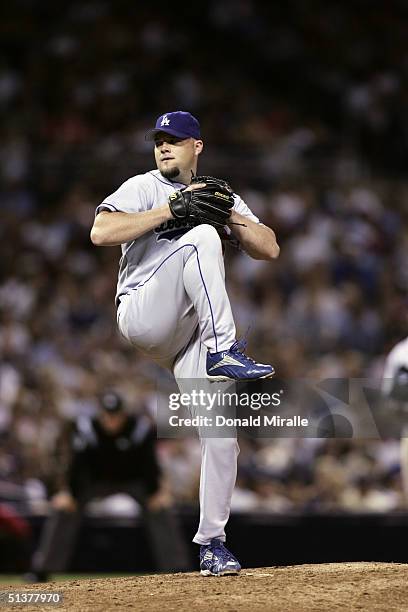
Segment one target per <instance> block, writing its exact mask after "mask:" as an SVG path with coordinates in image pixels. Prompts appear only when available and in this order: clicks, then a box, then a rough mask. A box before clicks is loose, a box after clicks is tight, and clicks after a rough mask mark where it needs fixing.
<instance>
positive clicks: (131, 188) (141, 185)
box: [96, 170, 259, 544]
mask: <svg viewBox="0 0 408 612" xmlns="http://www.w3.org/2000/svg"><path fill="white" fill-rule="evenodd" d="M184 187H185V185H183V184H180V183H174V182H171V181H170V180H168V179H166V178H164V177H163V176H162V174H161V173H160V171H159V170H153V171H151V172H147V173H146V174H140V175H137V176H134V177H132V178H130V179H128V180H127V181H125V182H124V183H123V184H122V185H121V186H120V187H119V189H118V190H117V191H115V192H114V193H113V194H112V195H110V196H108V197H107V198H106V199H105V200H104V201H103V203H102V204H100V205H99V206H98V207H97V209H96V214H98V213H100V212H101V211H103V210H106V211H111V212H115V211H119V212H128V213H135V212H143V211H147V210H151V209H153V208H159V207H162V206H164V205H165V204H166V202H167V201H168V197H169V195H170V194H171V193H173V192H174V191H175V190H176V189H182V188H184ZM234 200H235V204H234V209H235V210H236V211H237V212H238V213H240V214H241V215H243V216H244V217H247V218H248V219H251V220H252V221H254V222H256V223H259V219H258V218H257V217H256V216H255V215H254V214H253V213H252V212H251V210H250V209H249V208H248V206H247V205H246V204H245V203H244V201H243V200H242V199H241V198H240V197H239V196H238V195H234ZM116 304H117V307H118V310H117V321H118V326H119V330H120V332H121V333H122V335H123V336H124V337H125V338H126V339H127V340H128V341H129V342H131V344H132V345H134V346H135V347H137V348H138V350H140V351H141V352H142V353H143V354H144V355H146V356H148V357H149V358H151V359H153V360H154V361H155V362H157V363H158V364H160V365H162V366H164V367H167V368H169V369H171V370H172V372H173V373H174V376H175V378H176V381H177V382H178V384H179V385H180V382H179V381H180V379H183V378H185V379H191V378H203V379H204V378H206V355H207V350H210V351H211V352H219V351H223V350H227V349H229V348H230V347H231V345H232V344H233V343H234V342H235V335H236V331H235V324H234V319H233V315H232V311H231V306H230V302H229V299H228V295H227V291H226V288H225V270H224V260H223V253H222V245H221V240H220V237H219V235H218V233H217V231H216V230H215V229H214V228H213V227H212V226H210V225H206V224H205V225H199V226H197V227H194V228H188V227H187V225H186V223H185V222H184V221H182V220H177V219H171V220H169V221H166V222H165V223H163V224H162V225H160V226H159V227H157V228H155V229H154V230H152V231H150V232H147V233H146V234H144V235H143V236H141V237H140V238H138V239H137V240H132V241H131V242H127V243H125V244H122V257H121V260H120V265H119V278H118V285H117V292H116ZM201 452H202V462H201V478H200V524H199V528H198V531H197V533H196V535H195V537H194V540H193V541H194V542H196V543H197V544H209V542H210V540H211V539H212V538H220V539H221V540H223V541H225V525H226V523H227V521H228V518H229V513H230V504H231V495H232V491H233V488H234V485H235V480H236V469H237V456H238V453H239V447H238V443H237V441H236V439H235V438H201Z"/></svg>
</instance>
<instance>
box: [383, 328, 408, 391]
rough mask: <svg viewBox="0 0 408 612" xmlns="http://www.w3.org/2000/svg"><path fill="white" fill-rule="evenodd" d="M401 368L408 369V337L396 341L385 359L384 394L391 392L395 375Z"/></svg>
mask: <svg viewBox="0 0 408 612" xmlns="http://www.w3.org/2000/svg"><path fill="white" fill-rule="evenodd" d="M401 368H406V369H408V338H405V339H404V340H401V342H398V344H396V345H395V346H394V348H393V349H392V350H391V352H390V354H389V355H388V357H387V359H386V362H385V366H384V373H383V381H382V391H383V393H384V395H389V394H390V393H391V391H392V388H393V384H394V380H395V377H396V375H397V374H398V372H399V371H400V370H401Z"/></svg>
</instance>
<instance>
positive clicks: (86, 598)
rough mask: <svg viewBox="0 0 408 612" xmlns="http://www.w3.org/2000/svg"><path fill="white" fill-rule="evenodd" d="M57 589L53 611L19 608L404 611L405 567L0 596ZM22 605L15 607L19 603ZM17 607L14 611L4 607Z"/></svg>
mask: <svg viewBox="0 0 408 612" xmlns="http://www.w3.org/2000/svg"><path fill="white" fill-rule="evenodd" d="M23 589H24V590H27V591H28V590H29V591H30V592H32V591H37V590H40V591H47V592H52V591H60V592H62V593H63V594H64V604H63V605H59V606H46V607H42V606H39V605H36V606H28V605H24V610H26V612H27V611H30V612H39V611H40V610H47V611H48V612H50V610H61V611H62V610H67V611H68V610H69V611H70V612H76V611H78V612H87V611H92V612H94V611H96V610H97V611H101V612H102V611H103V612H106V611H109V610H117V611H121V610H140V611H143V612H146V611H149V612H150V611H152V612H156V611H160V612H170V611H172V610H174V611H176V610H177V611H184V610H185V611H192V612H194V611H198V610H200V611H201V610H202V611H204V610H205V611H206V612H208V610H219V611H220V612H241V611H248V612H249V611H251V612H252V611H259V612H261V611H264V610H265V611H274V612H275V611H276V612H282V611H285V612H292V611H293V612H294V611H300V610H302V611H303V610H305V611H307V612H317V611H319V612H320V611H321V612H327V611H328V610H347V611H349V610H351V611H352V610H360V611H361V610H363V611H367V612H368V611H369V612H373V611H379V610H382V611H384V612H385V611H387V612H389V611H404V612H406V611H407V610H408V564H398V563H329V564H323V565H294V566H287V567H265V568H256V569H245V570H243V571H242V573H241V575H240V576H225V577H223V578H214V577H209V578H203V577H201V576H200V575H199V573H198V572H197V573H191V574H171V575H169V574H166V575H164V574H160V575H152V576H136V577H134V578H132V577H130V578H129V577H126V578H108V579H106V578H105V579H93V580H86V579H84V580H72V581H69V582H49V583H47V584H38V585H34V586H33V585H30V586H28V585H26V586H23V587H20V586H19V587H18V588H16V586H15V585H13V586H10V587H9V588H7V587H5V586H4V585H2V591H6V590H10V591H17V590H18V591H21V590H23ZM19 607H21V606H19ZM5 609H8V610H16V609H17V608H16V607H10V608H4V607H2V610H5Z"/></svg>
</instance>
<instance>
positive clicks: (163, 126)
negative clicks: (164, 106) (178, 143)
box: [145, 111, 201, 140]
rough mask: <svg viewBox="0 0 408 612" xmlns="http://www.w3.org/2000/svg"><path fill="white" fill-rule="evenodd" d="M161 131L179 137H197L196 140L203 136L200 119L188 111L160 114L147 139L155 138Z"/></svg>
mask: <svg viewBox="0 0 408 612" xmlns="http://www.w3.org/2000/svg"><path fill="white" fill-rule="evenodd" d="M159 132H166V134H170V135H171V136H176V137H177V138H195V139H196V140H198V139H200V138H201V133H200V124H199V122H198V119H196V118H195V117H194V116H193V115H192V114H191V113H188V112H186V111H174V112H172V113H164V115H160V117H158V119H157V121H156V125H155V127H154V128H153V129H152V130H149V131H148V132H147V134H146V136H145V138H146V140H153V139H154V137H155V135H156V134H158V133H159Z"/></svg>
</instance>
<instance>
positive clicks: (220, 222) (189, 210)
mask: <svg viewBox="0 0 408 612" xmlns="http://www.w3.org/2000/svg"><path fill="white" fill-rule="evenodd" d="M198 183H204V187H197V189H193V190H192V191H186V190H185V189H183V190H180V191H175V192H174V193H172V194H171V195H170V197H169V206H170V210H171V214H172V215H173V217H175V218H176V219H186V220H187V222H188V224H189V225H191V226H192V227H194V226H196V225H201V224H202V223H208V224H209V225H212V226H213V227H215V228H216V229H217V230H220V229H222V228H223V227H224V226H225V224H226V222H227V220H228V219H229V218H230V216H231V209H232V207H233V206H234V192H233V191H232V189H231V187H230V186H229V185H228V183H227V182H226V181H223V180H221V179H218V178H214V177H213V176H194V177H193V179H192V181H191V184H192V185H194V184H198Z"/></svg>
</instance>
